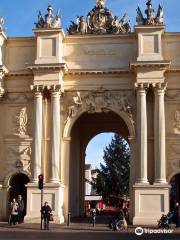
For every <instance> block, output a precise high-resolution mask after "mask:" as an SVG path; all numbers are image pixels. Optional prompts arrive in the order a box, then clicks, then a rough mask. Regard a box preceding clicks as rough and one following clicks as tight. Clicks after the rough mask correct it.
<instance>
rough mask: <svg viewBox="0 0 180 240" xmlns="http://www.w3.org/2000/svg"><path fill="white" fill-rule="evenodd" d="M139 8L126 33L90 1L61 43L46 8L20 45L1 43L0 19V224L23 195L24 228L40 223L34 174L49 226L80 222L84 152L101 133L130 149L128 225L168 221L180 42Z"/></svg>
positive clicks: (101, 5) (177, 132) (178, 135)
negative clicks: (48, 212)
mask: <svg viewBox="0 0 180 240" xmlns="http://www.w3.org/2000/svg"><path fill="white" fill-rule="evenodd" d="M54 7H56V6H54ZM57 8H58V6H57ZM145 8H146V14H142V12H141V9H140V8H139V7H138V8H137V11H136V10H135V9H134V11H136V13H137V17H136V20H137V25H136V26H135V27H134V29H132V28H131V26H130V24H129V21H128V19H126V18H127V17H126V15H124V16H122V17H117V16H116V17H114V16H113V14H112V12H111V10H109V9H108V1H107V4H106V3H105V1H102V0H101V1H98V0H97V1H96V2H95V6H94V7H92V10H90V11H89V13H87V18H86V17H83V16H80V17H78V19H77V20H76V21H75V22H73V21H72V22H71V25H70V26H69V28H68V32H67V33H65V32H64V30H63V29H62V27H61V17H60V13H58V12H57V14H56V16H55V18H53V14H52V11H53V10H52V7H51V6H49V7H48V12H47V13H46V14H45V17H44V16H42V14H41V13H39V16H38V20H37V24H36V26H35V28H34V29H33V32H34V36H32V37H27V38H24V37H20V38H16V37H14V38H11V37H8V36H7V35H6V32H5V30H4V29H5V26H4V25H3V23H4V22H5V21H2V18H1V20H0V109H1V113H2V114H0V220H3V219H6V218H7V215H8V210H7V209H8V204H9V196H10V197H11V196H14V194H15V192H17V193H19V192H22V194H24V195H23V196H24V198H25V199H27V207H26V217H25V221H26V222H38V221H40V219H39V208H40V190H39V189H38V175H39V174H43V175H44V182H45V185H44V200H46V201H48V202H49V204H50V205H51V207H52V209H53V211H54V215H55V221H56V222H57V223H62V222H64V221H66V220H67V216H68V212H71V214H72V216H81V215H82V214H83V206H84V204H83V201H84V159H85V149H86V146H87V144H88V142H89V141H90V139H92V138H93V137H94V136H95V135H96V134H98V133H101V132H104V131H105V132H112V131H113V132H116V133H118V134H120V135H122V136H123V137H124V138H125V139H127V141H128V142H129V145H130V149H131V166H130V198H131V199H132V201H131V206H130V221H131V223H132V224H135V225H152V224H157V219H159V217H160V216H161V214H162V213H167V212H168V211H169V207H170V205H169V203H170V179H171V178H172V176H174V175H176V174H177V173H178V172H180V162H179V159H180V151H179V149H180V81H179V78H180V61H179V59H180V33H167V32H165V26H164V19H163V14H164V10H163V8H162V6H161V5H159V7H158V10H155V12H156V13H157V14H154V11H152V9H153V8H154V6H153V2H152V1H147V4H145ZM87 12H88V9H87ZM77 14H78V13H77ZM34 21H35V19H32V26H33V22H34ZM21 183H22V184H21ZM171 183H172V182H171ZM173 184H174V183H172V185H173ZM175 186H176V189H177V190H176V191H179V178H178V177H175ZM26 191H27V194H26ZM176 194H177V193H176ZM176 196H177V199H178V198H179V197H178V196H179V195H176Z"/></svg>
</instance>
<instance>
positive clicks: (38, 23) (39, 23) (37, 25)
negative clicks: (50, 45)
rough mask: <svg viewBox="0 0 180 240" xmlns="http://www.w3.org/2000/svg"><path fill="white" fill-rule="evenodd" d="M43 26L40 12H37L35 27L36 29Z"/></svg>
mask: <svg viewBox="0 0 180 240" xmlns="http://www.w3.org/2000/svg"><path fill="white" fill-rule="evenodd" d="M44 24H45V22H44V19H43V17H42V14H41V12H40V11H39V14H38V22H37V23H36V27H37V28H43V27H44Z"/></svg>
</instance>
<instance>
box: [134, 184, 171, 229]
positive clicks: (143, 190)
mask: <svg viewBox="0 0 180 240" xmlns="http://www.w3.org/2000/svg"><path fill="white" fill-rule="evenodd" d="M169 188H170V186H169V185H167V184H159V185H143V184H135V185H134V186H133V195H134V196H133V198H134V217H133V225H157V220H158V219H160V217H161V215H162V214H163V213H165V214H167V212H169Z"/></svg>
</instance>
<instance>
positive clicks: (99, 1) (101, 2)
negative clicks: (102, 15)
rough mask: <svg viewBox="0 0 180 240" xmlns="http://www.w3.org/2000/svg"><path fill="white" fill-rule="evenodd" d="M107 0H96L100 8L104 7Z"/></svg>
mask: <svg viewBox="0 0 180 240" xmlns="http://www.w3.org/2000/svg"><path fill="white" fill-rule="evenodd" d="M104 5H105V0H96V6H97V7H99V8H104Z"/></svg>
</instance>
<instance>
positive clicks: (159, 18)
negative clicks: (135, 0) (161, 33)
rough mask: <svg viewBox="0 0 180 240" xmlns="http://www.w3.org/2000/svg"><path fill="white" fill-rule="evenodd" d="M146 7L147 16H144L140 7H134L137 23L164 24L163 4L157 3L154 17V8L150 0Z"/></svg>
mask: <svg viewBox="0 0 180 240" xmlns="http://www.w3.org/2000/svg"><path fill="white" fill-rule="evenodd" d="M146 5H147V9H146V10H145V14H146V16H147V18H144V16H143V14H142V12H141V9H140V7H139V6H138V8H137V9H136V22H137V24H138V25H163V24H164V11H163V6H162V5H161V4H159V7H158V11H157V15H156V17H154V9H153V7H152V0H148V1H147V3H146Z"/></svg>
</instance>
